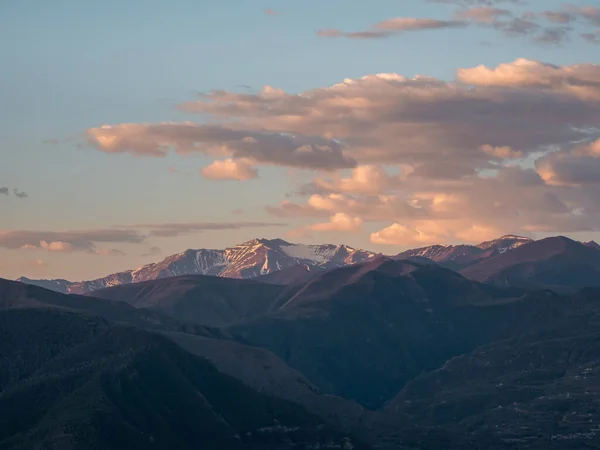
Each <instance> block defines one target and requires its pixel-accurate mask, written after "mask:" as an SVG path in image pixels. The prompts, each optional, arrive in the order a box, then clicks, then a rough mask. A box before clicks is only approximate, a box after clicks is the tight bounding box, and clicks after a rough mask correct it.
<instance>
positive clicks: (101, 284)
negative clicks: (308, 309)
mask: <svg viewBox="0 0 600 450" xmlns="http://www.w3.org/2000/svg"><path fill="white" fill-rule="evenodd" d="M375 256H376V254H375V253H372V252H368V251H364V250H357V249H354V248H352V247H348V246H346V245H304V244H292V243H289V242H286V241H284V240H282V239H271V240H269V239H254V240H251V241H248V242H244V243H243V244H239V245H236V246H235V247H231V248H227V249H225V250H206V249H200V250H186V251H185V252H182V253H178V254H176V255H172V256H169V257H167V258H165V259H164V260H162V261H160V262H158V263H152V264H147V265H145V266H143V267H140V268H138V269H134V270H128V271H125V272H119V273H115V274H111V275H108V276H106V277H103V278H98V279H96V280H91V281H81V282H69V281H66V280H31V279H28V278H24V277H23V278H20V279H19V280H17V281H21V282H23V283H28V284H35V285H37V286H40V287H44V288H47V289H52V290H55V291H57V292H62V293H70V294H84V293H87V292H92V291H96V290H98V289H103V288H107V287H111V286H119V285H123V284H130V283H137V282H140V281H147V280H156V279H160V278H168V277H173V276H178V275H191V274H200V275H213V276H219V277H225V278H254V277H257V276H260V275H265V274H270V273H273V272H276V271H280V270H283V269H286V268H290V267H294V266H302V267H304V268H305V269H306V270H311V269H314V268H317V269H330V268H334V267H343V266H347V265H349V264H355V263H360V262H363V261H368V260H370V259H372V258H373V257H375Z"/></svg>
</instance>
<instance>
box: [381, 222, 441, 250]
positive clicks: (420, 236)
mask: <svg viewBox="0 0 600 450" xmlns="http://www.w3.org/2000/svg"><path fill="white" fill-rule="evenodd" d="M444 238H445V237H444V236H440V235H438V234H435V233H429V232H427V231H423V230H419V229H416V228H409V227H407V226H405V225H400V224H399V223H393V224H392V225H390V226H389V227H386V228H383V229H382V230H380V231H377V232H375V233H371V242H372V243H374V244H384V245H401V246H409V245H429V244H434V243H437V242H444V240H445V239H444ZM446 238H447V236H446Z"/></svg>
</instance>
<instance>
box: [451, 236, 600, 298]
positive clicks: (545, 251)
mask: <svg viewBox="0 0 600 450" xmlns="http://www.w3.org/2000/svg"><path fill="white" fill-rule="evenodd" d="M461 274H463V275H464V276H465V277H467V278H470V279H472V280H476V281H479V282H484V283H490V284H494V285H498V286H513V287H520V288H527V289H552V290H555V291H557V292H575V291H577V290H579V289H582V288H584V287H586V286H600V251H599V250H597V249H595V248H593V247H590V246H587V245H584V244H582V243H580V242H577V241H573V240H571V239H569V238H566V237H562V236H558V237H550V238H546V239H541V240H539V241H535V242H533V243H530V244H528V245H525V246H522V247H519V248H516V249H514V250H511V251H510V252H506V253H503V254H499V255H496V256H494V257H491V258H489V259H486V260H484V261H481V262H479V263H477V264H474V265H472V266H470V267H467V268H466V269H463V270H462V271H461Z"/></svg>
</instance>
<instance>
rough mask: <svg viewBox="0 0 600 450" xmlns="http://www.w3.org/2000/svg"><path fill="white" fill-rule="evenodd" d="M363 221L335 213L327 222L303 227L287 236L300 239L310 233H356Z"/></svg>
mask: <svg viewBox="0 0 600 450" xmlns="http://www.w3.org/2000/svg"><path fill="white" fill-rule="evenodd" d="M362 225H363V220H362V219H361V218H360V217H352V216H349V215H348V214H345V213H336V214H334V215H332V216H331V217H330V218H329V221H327V222H320V223H315V224H312V225H308V226H305V227H301V228H298V229H296V230H292V231H291V232H290V233H289V234H290V236H294V237H302V236H306V235H307V234H309V233H310V232H311V231H315V232H319V233H323V232H338V233H356V232H358V231H360V230H361V228H362Z"/></svg>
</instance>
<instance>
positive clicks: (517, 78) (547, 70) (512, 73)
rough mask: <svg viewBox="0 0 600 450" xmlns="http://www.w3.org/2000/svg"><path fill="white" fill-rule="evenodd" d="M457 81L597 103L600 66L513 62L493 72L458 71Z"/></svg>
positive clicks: (488, 69) (477, 68)
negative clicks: (538, 92)
mask: <svg viewBox="0 0 600 450" xmlns="http://www.w3.org/2000/svg"><path fill="white" fill-rule="evenodd" d="M457 76H458V79H459V80H460V81H462V82H463V83H467V84H471V85H474V86H486V87H512V88H538V89H540V90H546V91H548V92H554V97H555V98H556V99H559V98H560V94H561V93H568V94H570V95H572V96H573V97H580V98H581V99H582V100H590V101H592V100H593V101H597V100H600V65H597V64H576V65H572V66H557V65H554V64H549V63H543V62H539V61H531V60H528V59H523V58H520V59H517V60H515V61H513V62H512V63H508V64H500V65H499V66H497V67H494V68H488V67H486V66H483V65H481V66H477V67H474V68H469V69H459V70H458V72H457Z"/></svg>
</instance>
